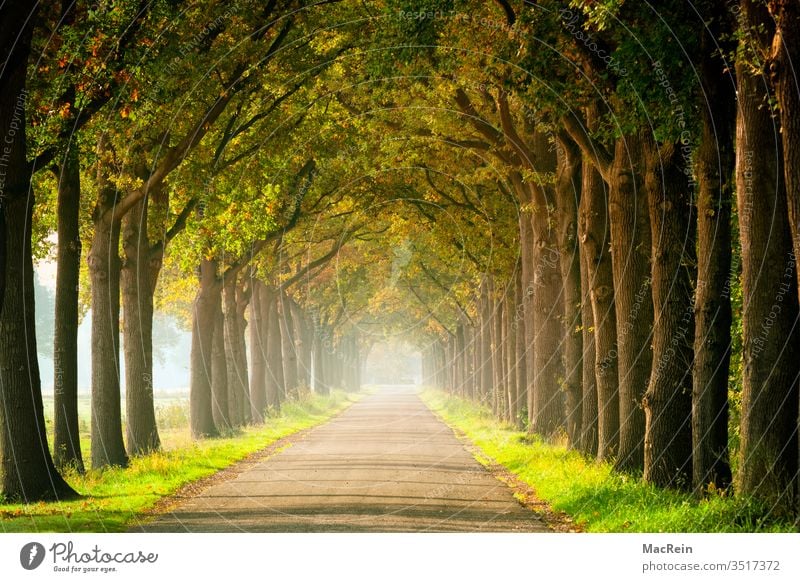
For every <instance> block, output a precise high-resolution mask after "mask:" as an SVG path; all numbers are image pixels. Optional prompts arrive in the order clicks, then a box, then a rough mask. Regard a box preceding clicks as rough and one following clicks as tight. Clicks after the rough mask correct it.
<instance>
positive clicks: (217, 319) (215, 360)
mask: <svg viewBox="0 0 800 582" xmlns="http://www.w3.org/2000/svg"><path fill="white" fill-rule="evenodd" d="M211 301H212V303H213V307H212V309H213V320H214V332H213V335H212V340H211V359H210V360H209V362H208V365H209V366H210V367H211V371H210V375H211V417H212V419H213V421H214V426H216V427H217V430H219V431H220V432H223V431H229V430H231V428H232V426H231V417H230V414H228V364H227V362H226V360H225V315H224V314H223V313H222V294H221V293H220V290H219V287H217V290H216V294H215V295H214V296H213V297H212V298H211Z"/></svg>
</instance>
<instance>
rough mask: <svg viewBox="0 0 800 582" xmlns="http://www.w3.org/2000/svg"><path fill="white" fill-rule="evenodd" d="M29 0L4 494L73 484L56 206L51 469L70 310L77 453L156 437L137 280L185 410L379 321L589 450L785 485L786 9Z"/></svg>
mask: <svg viewBox="0 0 800 582" xmlns="http://www.w3.org/2000/svg"><path fill="white" fill-rule="evenodd" d="M34 4H35V3H32V2H31V3H27V2H19V3H17V4H15V6H13V7H11V6H7V5H4V6H3V8H2V11H3V13H2V16H3V18H2V22H3V23H4V25H3V28H2V31H0V32H1V34H0V45H2V47H3V52H2V55H3V57H4V62H5V63H6V66H5V67H4V68H3V70H2V78H0V81H1V83H0V87H2V99H3V102H2V103H1V104H0V112H2V114H1V115H0V122H1V123H0V130H2V131H3V132H4V135H11V136H12V137H13V138H14V139H12V140H11V141H10V144H9V146H8V151H7V153H6V150H3V152H4V153H3V158H2V163H3V172H4V174H3V178H4V181H3V182H2V184H0V187H2V189H3V196H2V198H1V200H2V201H3V214H2V216H3V221H2V222H0V229H1V230H2V237H0V238H2V241H3V244H2V245H1V246H0V259H2V265H3V272H4V279H3V281H4V284H3V285H2V286H0V291H2V300H3V303H2V306H1V307H2V308H1V309H0V332H1V333H0V373H2V374H3V377H2V385H1V386H0V397H1V399H2V404H3V406H2V407H0V426H1V427H2V428H3V431H2V437H0V453H1V454H2V463H0V467H2V468H0V476H2V493H3V494H4V495H6V496H8V497H23V498H27V499H33V498H40V497H47V496H54V495H55V496H63V495H65V494H69V493H70V489H69V487H68V485H66V483H64V482H63V480H61V479H60V477H59V476H58V472H57V471H56V467H55V464H54V462H53V461H52V459H51V458H50V453H49V449H48V446H47V438H46V435H45V431H44V423H43V420H42V419H43V413H42V412H43V411H42V403H41V393H40V389H39V380H38V368H37V364H36V361H35V358H33V357H32V354H35V353H36V349H35V337H34V334H33V321H32V318H26V317H25V314H26V313H32V312H33V308H34V306H33V295H32V284H31V282H32V279H31V277H32V260H33V258H34V257H35V256H36V257H39V256H42V254H44V253H45V252H46V251H47V248H46V247H47V241H48V240H49V239H48V235H49V233H50V232H53V231H55V232H57V233H58V242H57V243H56V255H57V261H58V284H57V292H56V325H55V340H54V342H55V344H54V345H55V348H54V354H55V357H56V375H57V377H56V386H57V390H56V411H55V420H56V422H55V446H54V451H55V455H56V464H57V465H58V466H60V467H63V466H66V465H77V466H78V467H79V468H80V467H81V466H82V459H81V457H80V449H79V446H78V442H77V434H78V431H77V376H76V367H75V366H76V361H77V352H76V350H77V344H76V342H75V333H76V332H77V323H78V321H79V316H80V314H81V313H82V311H81V307H84V308H87V307H88V308H91V310H92V323H93V343H92V362H93V378H92V466H93V467H101V466H104V465H124V464H125V463H126V462H127V457H128V455H129V454H142V453H146V452H148V451H151V450H154V449H156V448H158V446H159V439H158V433H157V426H156V423H155V415H154V412H153V397H152V317H153V312H154V310H155V309H156V308H161V309H166V310H170V311H172V312H174V313H177V314H178V315H181V316H182V317H183V318H184V320H185V321H186V324H187V327H189V328H190V329H191V331H192V351H191V354H190V370H191V387H190V389H191V417H192V420H191V422H192V431H193V434H194V435H195V436H197V437H202V436H213V435H215V434H218V433H219V432H221V431H225V430H227V429H228V428H231V427H236V426H240V425H242V424H246V423H250V422H261V421H263V420H264V418H265V415H266V414H267V413H268V411H269V410H270V409H276V408H277V407H278V406H279V405H280V402H281V400H282V399H283V398H289V397H291V395H292V394H293V393H294V392H295V391H297V390H299V389H302V388H303V387H304V386H308V385H314V388H315V389H316V390H318V391H321V392H324V391H326V390H327V389H328V387H330V386H340V385H344V386H348V387H350V388H356V387H357V386H358V385H359V383H360V380H359V375H360V369H361V365H360V362H363V360H364V359H365V357H366V354H367V353H368V351H369V347H370V345H371V344H372V343H374V342H375V341H379V340H380V339H381V338H382V337H385V336H386V335H387V334H398V335H403V336H405V337H407V338H410V339H411V340H413V341H414V342H416V343H417V345H419V346H420V349H421V351H422V353H423V356H424V358H423V360H424V366H423V372H424V377H425V380H426V382H427V383H429V384H436V385H439V386H441V387H445V388H447V389H449V390H452V391H454V392H456V393H458V394H461V395H463V396H465V397H469V398H475V399H477V400H480V401H482V402H485V403H487V404H489V405H491V407H492V409H493V410H494V412H495V413H496V414H497V415H498V417H500V418H503V419H506V420H508V421H509V422H513V423H515V424H517V425H518V426H520V427H523V426H524V427H527V428H528V430H530V431H531V432H534V433H536V434H539V435H541V436H543V437H545V438H554V439H557V438H561V436H562V435H566V438H567V439H568V442H569V444H570V446H572V447H574V448H577V449H579V450H581V451H583V452H584V453H586V454H587V455H592V456H596V457H597V458H599V459H603V460H608V461H610V462H612V463H613V464H614V465H615V467H616V468H617V470H619V471H625V472H630V473H634V474H639V473H641V474H642V476H643V478H644V479H645V480H647V481H649V482H652V483H654V484H657V485H660V486H665V487H677V488H684V489H693V490H695V491H697V492H704V491H707V490H708V489H709V486H710V485H713V488H715V489H720V488H721V489H725V488H727V487H729V486H730V485H731V484H732V483H733V484H734V486H735V491H736V493H737V494H740V495H742V496H748V497H749V496H753V497H756V498H758V499H760V500H761V501H763V502H764V503H765V507H766V508H767V509H768V510H769V511H772V512H773V513H776V514H778V513H783V512H785V511H795V510H796V508H797V496H798V454H799V453H800V451H799V447H798V412H799V411H798V405H799V403H798V385H797V378H798V372H800V370H799V369H798V366H799V365H800V364H799V363H798V362H797V361H796V358H793V352H794V349H795V348H796V347H797V345H796V342H797V335H796V330H795V324H796V322H797V315H798V303H799V302H798V283H797V277H798V275H797V269H796V268H795V258H794V257H795V253H794V252H793V244H794V245H795V247H794V248H795V250H797V249H798V248H800V247H797V245H798V244H799V243H800V238H799V237H800V233H799V232H798V230H797V224H798V222H797V220H796V213H797V211H798V208H800V206H798V205H797V203H796V201H795V200H794V198H795V193H796V192H797V188H796V187H795V186H796V184H795V180H796V176H795V174H796V173H797V171H798V168H800V166H798V163H800V160H797V159H795V151H794V150H795V149H796V148H797V147H798V146H797V145H796V144H797V143H800V142H797V140H792V139H791V138H792V136H793V133H792V132H793V131H794V130H793V128H794V127H795V126H796V125H797V123H796V121H795V117H796V115H795V114H794V112H793V107H795V105H794V101H793V99H794V98H795V94H796V91H797V87H796V86H795V85H794V82H793V77H792V75H791V70H792V63H793V62H794V61H793V59H794V57H795V53H794V51H795V46H794V36H796V35H797V34H798V24H797V21H796V17H797V12H796V7H795V3H792V2H771V3H770V4H769V5H767V4H766V3H765V2H761V1H757V0H741V1H740V2H730V3H720V2H714V1H711V0H709V1H708V2H697V3H694V4H693V5H692V12H691V13H690V14H689V15H688V16H687V12H686V7H685V6H684V5H683V3H682V2H678V1H677V0H675V1H674V2H673V1H670V2H666V3H662V5H660V6H659V7H657V8H655V7H653V6H650V5H649V4H646V3H645V4H642V5H632V4H631V3H626V2H622V1H619V2H617V1H612V2H606V3H603V5H602V7H600V6H598V5H596V3H590V2H585V3H584V2H577V3H576V2H572V3H568V2H559V1H556V0H548V1H545V2H541V3H538V4H536V5H533V4H531V3H527V2H511V1H501V0H497V1H495V2H491V3H478V2H474V1H469V0H448V1H446V2H436V3H430V2H428V3H426V2H422V1H417V2H415V1H410V0H382V1H381V2H376V3H374V4H373V5H370V6H366V5H363V4H361V3H359V2H356V1H352V2H350V1H347V0H340V1H331V2H301V1H298V2H294V1H285V2H282V1H279V0H278V1H270V2H267V3H266V4H261V3H257V2H250V0H239V1H238V2H234V3H231V4H229V5H224V6H217V5H216V3H213V2H210V1H209V2H198V3H195V4H192V5H191V6H188V7H187V6H183V5H175V3H171V2H167V1H164V2H142V3H137V2H129V3H118V4H115V5H114V6H107V7H106V6H101V7H99V8H98V7H90V6H88V5H83V4H80V3H78V4H77V5H74V6H73V5H72V4H70V3H65V4H64V6H63V7H61V6H60V5H55V4H54V5H52V6H49V5H48V6H47V8H49V9H51V11H50V12H48V11H46V10H44V8H43V7H42V6H43V5H41V3H40V4H39V5H38V6H39V11H38V13H37V11H36V10H35V5H34ZM31 14H33V15H34V16H35V17H34V18H29V17H28V16H29V15H31ZM10 22H14V23H16V24H15V25H14V26H10V25H8V24H7V23H10ZM18 23H23V24H21V25H20V24H18ZM20 31H21V32H20ZM28 134H29V139H28ZM34 192H36V193H37V195H38V201H37V203H36V204H31V201H32V200H33V193H34ZM48 202H50V204H48ZM84 248H85V249H86V251H82V249H84ZM82 257H84V258H85V259H86V260H85V261H83V260H82ZM81 265H85V266H86V268H87V270H86V271H84V272H82V266H81ZM81 288H83V289H84V291H83V294H81V291H80V289H81ZM87 289H88V291H90V294H89V293H88V291H87ZM120 314H121V315H122V318H120ZM120 321H121V322H122V323H121V325H120ZM248 333H249V349H250V354H249V361H248V354H247V342H246V341H245V338H246V335H247V334H248ZM120 334H121V335H122V337H123V342H122V347H123V350H122V352H123V355H124V357H125V362H126V366H125V368H126V378H125V384H126V398H125V400H126V403H125V405H126V413H127V414H126V427H127V438H123V434H122V417H121V406H120V397H121V394H120V378H119V369H120V368H119V359H120V341H119V337H120ZM23 337H24V338H26V342H27V343H25V342H20V341H19V338H23ZM11 410H13V411H14V414H13V415H10V414H8V412H7V411H11ZM4 411H6V412H4ZM732 452H733V453H735V454H732Z"/></svg>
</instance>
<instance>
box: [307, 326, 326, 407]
mask: <svg viewBox="0 0 800 582" xmlns="http://www.w3.org/2000/svg"><path fill="white" fill-rule="evenodd" d="M321 326H322V324H321V322H320V320H319V315H316V314H315V315H314V316H313V318H312V324H311V330H310V331H311V338H312V339H311V341H312V360H313V362H314V369H313V372H314V392H316V393H317V394H322V395H324V396H327V395H328V394H330V392H331V390H330V386H329V384H328V381H327V377H326V374H327V370H326V369H325V365H324V362H325V349H326V348H325V346H324V345H323V344H324V341H325V340H324V338H323V337H322V327H321Z"/></svg>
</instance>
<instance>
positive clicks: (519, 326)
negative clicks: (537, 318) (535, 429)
mask: <svg viewBox="0 0 800 582" xmlns="http://www.w3.org/2000/svg"><path fill="white" fill-rule="evenodd" d="M521 263H522V262H521V260H520V261H519V262H518V266H517V276H516V277H515V281H514V304H515V306H516V309H515V311H514V323H513V324H512V327H513V328H514V331H515V335H516V340H515V346H516V356H515V358H514V366H515V367H516V371H517V401H516V404H515V406H514V410H515V415H514V418H513V419H512V420H513V422H514V425H515V426H516V427H517V428H518V429H520V430H521V429H524V428H525V421H526V420H527V418H528V413H527V410H526V409H527V398H528V396H527V389H526V386H527V383H528V370H527V367H526V361H527V354H526V350H525V338H526V335H525V325H526V323H525V304H524V303H525V299H524V289H523V287H522V264H521Z"/></svg>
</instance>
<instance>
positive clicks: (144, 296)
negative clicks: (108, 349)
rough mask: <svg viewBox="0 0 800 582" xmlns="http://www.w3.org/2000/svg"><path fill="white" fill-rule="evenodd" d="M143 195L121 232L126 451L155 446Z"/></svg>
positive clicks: (150, 265) (150, 285)
mask: <svg viewBox="0 0 800 582" xmlns="http://www.w3.org/2000/svg"><path fill="white" fill-rule="evenodd" d="M148 198H149V197H145V198H143V199H142V200H141V201H140V202H138V203H137V204H136V205H135V206H134V207H133V208H132V209H131V210H130V211H129V212H128V213H127V214H126V215H125V218H124V219H123V231H122V248H123V252H124V256H125V261H124V263H123V265H122V270H121V282H122V286H121V291H122V307H123V314H124V325H123V350H124V353H125V403H126V412H127V414H126V434H127V437H128V439H127V440H128V454H129V455H131V456H134V455H145V454H147V453H150V452H153V451H156V450H158V449H159V448H160V447H161V440H160V439H159V436H158V428H157V426H156V413H155V406H154V402H153V294H154V293H155V281H156V276H157V274H158V270H159V269H160V262H159V263H157V264H154V260H153V259H155V257H151V253H150V241H149V239H148V236H147V213H148V203H149V200H148Z"/></svg>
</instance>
